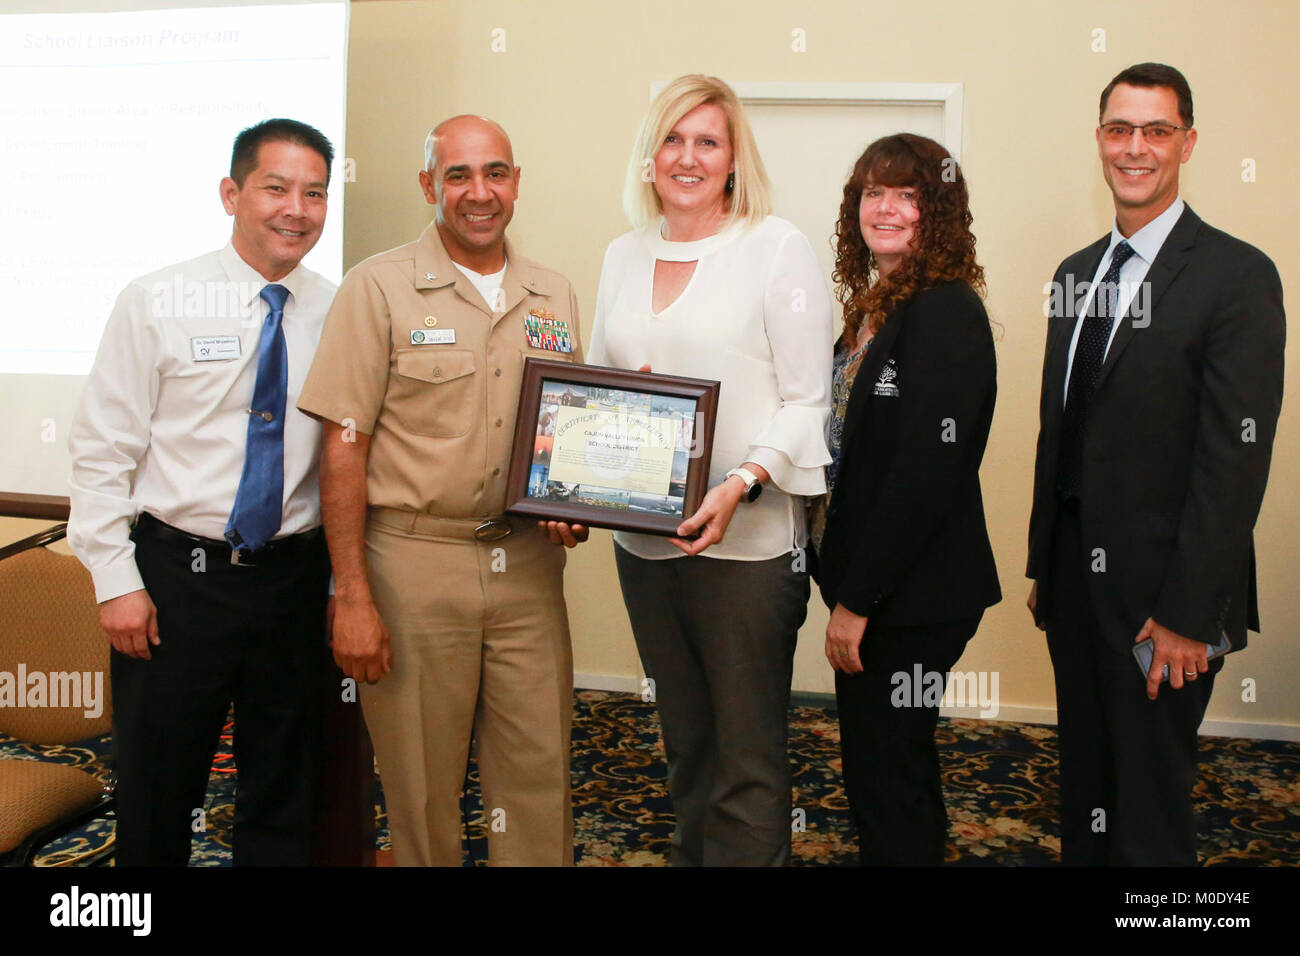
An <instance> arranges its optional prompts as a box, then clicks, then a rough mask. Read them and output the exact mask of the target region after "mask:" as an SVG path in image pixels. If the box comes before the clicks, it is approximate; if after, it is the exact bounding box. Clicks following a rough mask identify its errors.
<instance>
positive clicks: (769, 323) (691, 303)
mask: <svg viewBox="0 0 1300 956" xmlns="http://www.w3.org/2000/svg"><path fill="white" fill-rule="evenodd" d="M657 259H664V260H669V261H694V262H695V263H696V266H695V271H694V273H693V274H692V275H691V278H690V281H689V282H688V283H687V285H686V288H685V289H684V290H683V291H682V293H681V295H679V296H678V297H677V299H676V300H675V301H673V302H672V303H671V304H670V305H668V306H667V307H666V308H665V309H664V310H663V311H661V312H658V313H656V312H654V311H653V308H652V305H651V294H652V290H653V285H654V268H655V261H656V260H657ZM831 324H832V319H831V300H830V294H829V293H828V291H827V289H826V281H825V279H824V278H823V277H822V271H821V267H820V266H819V265H818V263H817V257H816V256H815V255H814V253H813V250H812V245H811V244H810V243H809V242H808V239H807V237H806V236H804V234H803V233H802V232H800V231H799V230H798V229H797V228H796V227H795V226H794V224H793V223H790V222H788V221H786V220H784V219H779V218H777V217H776V216H768V217H767V218H766V219H765V220H763V222H762V223H760V224H759V225H758V226H756V227H754V228H750V229H746V228H742V227H741V226H738V225H735V226H731V227H728V228H726V229H724V230H723V231H722V232H719V233H718V234H717V235H715V236H710V237H708V238H706V239H701V240H698V241H696V242H684V243H678V242H668V241H667V240H665V239H663V238H662V235H661V232H660V224H659V223H655V224H653V225H652V226H650V227H649V228H648V229H643V230H636V231H633V232H629V233H626V234H625V235H623V236H620V237H619V238H618V239H615V240H614V241H613V242H612V243H610V245H609V249H608V250H607V251H606V253H605V263H604V266H603V267H602V268H601V273H600V287H599V290H598V291H597V295H596V318H595V325H594V328H593V330H592V336H591V348H590V350H589V352H588V359H587V360H588V361H589V362H590V363H591V364H593V365H609V366H614V367H616V368H628V369H637V368H640V367H641V366H643V365H649V366H650V367H651V370H652V371H654V372H661V373H664V374H668V375H684V376H689V377H692V378H703V379H716V380H718V381H720V382H721V383H722V389H721V394H720V395H719V405H718V419H717V430H716V432H715V434H714V438H713V459H712V462H711V466H710V468H709V481H708V484H709V487H710V488H712V487H713V486H714V485H717V484H719V483H721V482H722V481H723V480H724V478H725V476H726V473H727V472H728V471H730V470H731V469H732V468H736V467H738V466H739V465H741V464H742V463H743V462H746V461H752V462H754V463H755V464H758V465H761V466H762V467H763V468H765V469H767V471H768V473H769V474H770V475H771V476H772V480H771V482H770V483H769V484H768V485H767V487H766V489H765V490H764V492H763V494H762V495H761V496H760V497H759V498H758V500H757V501H755V502H753V503H746V502H742V503H741V504H740V505H739V507H737V509H736V512H735V515H734V516H733V517H732V520H731V524H730V526H729V527H728V528H727V533H726V536H725V537H724V538H723V540H722V541H721V542H720V543H719V544H715V545H713V546H712V547H710V548H709V549H708V550H706V551H704V552H703V554H704V555H706V556H709V557H714V558H731V559H733V560H741V561H762V560H766V559H769V558H774V557H777V556H778V555H781V554H788V553H790V551H791V549H792V548H795V547H803V545H804V544H805V543H806V538H807V521H806V518H805V509H804V501H803V496H806V495H819V494H822V493H823V492H825V490H826V476H825V468H824V466H825V465H826V464H827V463H828V462H829V461H830V454H829V452H827V450H826V439H825V430H826V418H827V415H828V414H829V413H830V379H831V353H832V349H833V346H834V331H833V330H832V327H831ZM614 539H615V541H617V542H618V543H619V545H620V546H622V547H623V548H624V549H625V550H627V551H630V552H631V553H632V554H635V555H637V556H638V557H642V558H650V559H658V558H677V557H682V552H681V551H679V550H678V549H677V548H675V547H674V546H673V545H672V544H671V542H669V541H668V540H667V539H666V538H662V537H658V536H655V535H645V534H630V533H627V532H621V531H620V532H616V533H615V535H614Z"/></svg>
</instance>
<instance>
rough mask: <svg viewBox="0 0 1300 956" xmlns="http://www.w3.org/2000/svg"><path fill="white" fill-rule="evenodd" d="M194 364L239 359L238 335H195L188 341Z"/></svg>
mask: <svg viewBox="0 0 1300 956" xmlns="http://www.w3.org/2000/svg"><path fill="white" fill-rule="evenodd" d="M190 351H192V352H193V353H194V361H196V362H224V361H227V360H229V359H237V358H239V354H240V353H239V336H238V335H196V336H194V337H192V338H191V339H190Z"/></svg>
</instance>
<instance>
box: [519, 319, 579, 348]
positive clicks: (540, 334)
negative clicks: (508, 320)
mask: <svg viewBox="0 0 1300 956" xmlns="http://www.w3.org/2000/svg"><path fill="white" fill-rule="evenodd" d="M524 334H525V335H526V336H528V344H529V345H531V346H532V347H533V348H535V349H549V350H550V351H552V352H572V351H573V342H572V340H571V339H570V338H569V323H568V322H566V321H564V320H563V319H557V318H556V317H555V316H554V315H553V314H552V313H550V312H547V311H546V310H545V309H532V310H530V311H529V313H528V314H527V315H526V316H524Z"/></svg>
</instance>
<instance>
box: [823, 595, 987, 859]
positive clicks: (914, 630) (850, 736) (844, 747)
mask: <svg viewBox="0 0 1300 956" xmlns="http://www.w3.org/2000/svg"><path fill="white" fill-rule="evenodd" d="M982 616H983V615H976V616H975V617H973V618H968V619H965V620H961V621H954V622H951V623H945V624H934V625H926V626H916V627H878V626H875V625H873V624H872V623H870V622H869V621H868V623H867V631H866V634H864V635H863V637H862V644H861V646H860V647H859V648H858V658H859V660H860V661H861V662H862V673H860V674H844V673H841V672H839V671H836V672H835V700H836V705H837V707H838V710H839V721H840V754H841V757H842V758H843V765H844V770H843V773H844V786H845V791H846V792H847V794H848V798H849V809H850V810H851V811H852V813H853V821H854V823H855V824H856V825H857V829H858V839H859V857H860V860H861V862H862V865H863V866H938V865H939V864H940V863H942V862H943V856H944V847H945V845H946V843H947V838H948V814H947V810H946V809H945V808H944V804H943V787H942V784H941V782H940V778H939V749H938V747H937V746H936V745H935V742H934V730H935V726H936V725H937V724H938V722H939V706H938V704H937V703H934V704H933V705H932V706H931V705H929V704H927V703H925V698H924V697H922V702H921V704H920V705H919V706H918V705H917V703H916V698H915V696H914V695H913V694H911V693H910V692H909V693H907V694H906V695H902V696H900V695H899V694H897V693H896V691H898V688H899V687H900V686H901V685H900V684H897V683H896V682H895V680H894V675H895V674H898V673H902V674H906V675H907V676H908V678H909V680H910V679H912V678H913V676H914V674H915V667H916V665H918V664H919V665H920V667H921V671H922V673H923V674H928V673H939V674H942V675H943V680H944V684H945V686H946V683H947V675H948V672H949V671H950V670H951V669H952V666H953V665H954V664H956V663H957V660H958V658H960V657H961V655H962V651H963V650H965V648H966V642H967V641H969V640H970V639H971V637H972V636H973V635H974V634H975V630H976V629H977V628H978V627H979V622H980V617H982ZM898 703H901V704H902V706H897V705H896V704H898Z"/></svg>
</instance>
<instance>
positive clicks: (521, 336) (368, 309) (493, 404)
mask: <svg viewBox="0 0 1300 956" xmlns="http://www.w3.org/2000/svg"><path fill="white" fill-rule="evenodd" d="M501 291H502V294H503V295H504V303H495V304H503V305H504V308H505V311H504V312H497V313H494V312H493V311H492V310H491V307H490V305H489V303H486V302H484V301H483V297H482V296H481V295H480V294H479V292H478V290H477V289H475V288H474V285H473V283H472V282H470V280H469V279H468V278H466V277H465V276H464V275H463V274H462V273H461V272H460V270H458V269H457V268H456V267H455V266H454V265H452V262H451V259H450V258H449V257H448V256H447V252H446V250H445V249H444V248H443V245H442V239H441V237H440V236H439V235H438V230H437V226H436V225H435V224H434V223H430V224H429V226H428V227H427V228H426V229H425V230H424V232H423V233H422V234H421V236H420V238H419V239H417V240H416V241H415V242H412V243H408V244H407V245H404V246H399V247H398V248H396V249H391V250H389V251H388V252H381V253H380V254H379V255H376V256H372V257H371V258H369V259H366V260H365V261H364V262H361V263H359V264H358V265H357V266H355V267H354V268H353V269H352V270H351V271H349V272H348V274H347V275H346V276H345V277H344V279H343V284H342V285H341V286H340V287H339V291H338V294H337V296H336V297H335V299H334V304H333V306H332V307H331V308H330V311H329V315H328V316H327V317H326V319H325V328H324V330H323V331H322V333H321V341H320V347H319V348H318V349H317V352H316V360H315V362H314V364H313V365H312V368H311V371H310V373H309V374H308V376H307V381H306V383H305V384H304V386H303V388H302V392H301V394H300V395H299V399H298V408H300V409H301V410H302V411H303V412H306V413H307V414H309V415H314V416H316V417H317V418H322V419H326V420H328V421H331V422H335V423H337V424H339V425H342V426H343V427H344V428H349V427H352V428H355V429H356V430H357V431H360V432H364V433H367V434H369V435H370V436H371V441H370V454H369V459H368V463H367V469H366V494H367V499H368V503H369V505H370V506H371V507H380V508H402V509H405V510H409V511H423V512H427V513H429V514H433V515H437V516H439V517H443V518H477V517H485V516H488V515H497V514H500V513H501V511H502V509H503V508H504V507H505V495H506V473H507V472H508V470H509V467H510V446H511V443H512V440H513V438H514V428H515V414H516V411H517V409H518V404H519V388H520V384H521V381H522V378H523V369H524V360H525V359H526V358H528V357H529V356H534V357H536V358H542V359H551V360H560V361H573V362H581V361H582V346H581V339H580V334H579V329H578V302H577V298H576V297H575V296H574V294H573V287H572V285H570V283H569V280H568V279H566V278H564V276H562V275H560V274H559V273H558V272H555V271H553V270H551V269H547V268H545V267H543V266H540V265H538V264H536V263H534V262H531V261H529V260H528V259H525V258H523V257H522V256H520V255H518V253H517V252H515V250H514V249H513V248H512V246H511V245H510V243H509V242H508V241H507V243H506V273H505V278H504V279H503V280H502V283H501ZM539 319H541V320H554V322H553V323H551V322H547V323H546V327H547V328H551V329H554V328H557V327H562V328H564V329H566V330H567V333H568V336H567V344H569V345H570V346H571V348H572V351H570V352H562V351H554V350H552V349H547V348H541V347H537V348H535V347H533V346H532V345H531V344H530V339H529V332H528V330H529V328H530V327H533V328H536V327H537V326H538V324H539V323H538V321H537V320H539ZM544 340H545V341H549V342H555V343H557V344H563V340H562V339H560V338H557V337H555V336H549V337H547V338H545V339H544ZM537 341H543V339H540V338H539V339H537Z"/></svg>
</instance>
